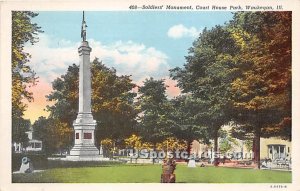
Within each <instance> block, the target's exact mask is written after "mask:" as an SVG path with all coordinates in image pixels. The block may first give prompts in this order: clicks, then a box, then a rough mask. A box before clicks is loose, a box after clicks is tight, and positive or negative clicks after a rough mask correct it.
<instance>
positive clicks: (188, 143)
mask: <svg viewBox="0 0 300 191" xmlns="http://www.w3.org/2000/svg"><path fill="white" fill-rule="evenodd" d="M192 142H193V141H191V140H188V141H187V149H186V150H187V153H188V156H190V155H191V149H192V147H191V144H192Z"/></svg>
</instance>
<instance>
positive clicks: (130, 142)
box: [124, 134, 142, 150]
mask: <svg viewBox="0 0 300 191" xmlns="http://www.w3.org/2000/svg"><path fill="white" fill-rule="evenodd" d="M141 139H142V138H141V137H140V136H137V135H135V134H132V135H131V136H130V137H128V138H127V139H125V140H124V141H125V145H126V146H127V147H130V148H133V149H138V150H139V149H141V147H142V140H141Z"/></svg>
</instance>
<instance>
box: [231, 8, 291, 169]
mask: <svg viewBox="0 0 300 191" xmlns="http://www.w3.org/2000/svg"><path fill="white" fill-rule="evenodd" d="M291 19H292V15H291V12H254V13H252V12H251V13H250V12H249V13H236V14H235V15H234V19H233V21H232V22H231V24H230V25H231V28H230V31H231V33H232V36H233V37H234V38H235V41H236V42H237V44H238V45H239V47H240V49H241V52H240V54H239V55H236V57H237V59H238V60H239V65H237V71H238V72H239V76H238V77H237V78H236V79H235V81H234V82H233V83H232V91H233V101H234V106H235V109H236V113H237V114H238V115H236V116H235V120H236V121H238V122H239V123H240V126H238V128H237V131H240V132H242V133H243V134H246V133H249V132H250V133H252V134H253V151H254V156H255V158H254V160H255V163H256V164H257V168H259V161H260V137H273V136H280V137H282V138H285V139H291Z"/></svg>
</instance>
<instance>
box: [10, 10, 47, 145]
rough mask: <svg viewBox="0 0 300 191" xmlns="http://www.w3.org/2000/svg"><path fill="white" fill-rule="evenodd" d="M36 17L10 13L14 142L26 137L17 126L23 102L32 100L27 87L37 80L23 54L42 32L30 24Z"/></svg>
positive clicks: (30, 13)
mask: <svg viewBox="0 0 300 191" xmlns="http://www.w3.org/2000/svg"><path fill="white" fill-rule="evenodd" d="M37 15H38V14H37V13H33V12H30V11H13V12H12V47H11V48H12V49H11V52H12V55H11V56H12V57H11V58H12V65H11V66H12V67H11V68H12V131H13V132H14V131H18V133H16V134H15V136H13V141H15V142H17V141H18V139H23V138H22V137H25V136H26V134H24V132H25V130H24V129H22V130H21V129H20V126H19V125H20V123H22V121H23V119H22V117H23V113H24V111H25V110H26V107H27V105H26V104H25V103H24V100H27V101H32V100H33V97H32V93H31V92H29V91H28V87H30V86H32V85H34V84H35V83H36V79H37V77H36V76H35V73H34V71H33V70H32V68H31V67H30V65H28V63H29V61H30V57H31V55H30V54H28V53H26V52H24V46H25V44H26V43H28V42H30V43H31V44H32V45H33V44H35V43H36V42H38V37H37V34H38V33H39V32H42V31H41V30H40V27H38V26H37V24H35V23H31V19H32V18H34V17H36V16H37ZM21 132H23V133H21ZM16 135H18V136H20V137H17V136H16Z"/></svg>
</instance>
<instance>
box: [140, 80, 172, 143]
mask: <svg viewBox="0 0 300 191" xmlns="http://www.w3.org/2000/svg"><path fill="white" fill-rule="evenodd" d="M139 94H140V95H141V96H140V97H139V98H138V103H137V105H138V106H139V109H140V111H141V114H140V116H139V119H138V120H139V132H140V134H141V136H142V138H143V140H145V141H147V142H151V143H153V144H154V145H155V144H156V143H157V142H160V141H162V140H164V139H165V138H166V137H167V136H169V135H171V133H170V121H169V120H168V115H167V114H168V112H169V111H170V109H171V107H170V104H169V101H168V100H167V96H166V86H165V84H164V80H154V79H153V78H150V79H146V80H145V81H144V85H143V86H141V87H140V88H139Z"/></svg>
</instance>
